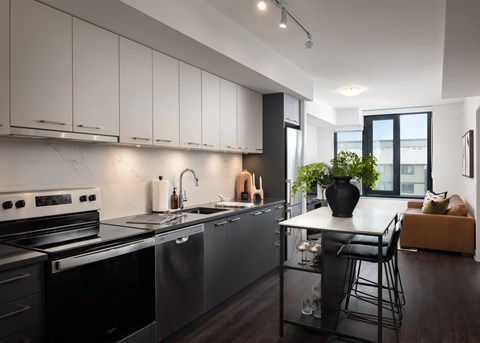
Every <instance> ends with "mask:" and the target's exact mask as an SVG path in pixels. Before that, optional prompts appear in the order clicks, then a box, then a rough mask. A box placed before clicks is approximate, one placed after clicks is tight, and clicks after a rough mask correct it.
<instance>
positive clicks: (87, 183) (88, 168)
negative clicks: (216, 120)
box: [0, 138, 242, 220]
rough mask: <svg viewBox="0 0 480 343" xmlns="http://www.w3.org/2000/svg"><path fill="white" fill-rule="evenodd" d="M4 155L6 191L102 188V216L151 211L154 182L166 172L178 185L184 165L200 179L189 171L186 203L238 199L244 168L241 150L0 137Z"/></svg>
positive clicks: (1, 175) (1, 182) (1, 172)
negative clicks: (195, 178) (236, 192)
mask: <svg viewBox="0 0 480 343" xmlns="http://www.w3.org/2000/svg"><path fill="white" fill-rule="evenodd" d="M0 156H1V163H0V191H1V192H8V191H22V190H24V191H26V190H37V189H57V188H70V187H96V186H98V187H99V188H100V192H101V195H102V210H101V219H102V220H103V219H109V218H115V217H121V216H126V215H133V214H139V213H146V212H149V211H150V210H151V194H150V182H151V180H152V179H154V178H155V179H157V177H158V176H159V175H162V176H163V177H164V179H167V180H169V181H170V182H171V185H172V188H173V185H175V187H178V182H179V180H178V178H179V174H180V172H181V171H182V170H183V169H184V168H192V169H193V170H195V172H196V174H197V176H198V179H199V186H198V187H195V185H194V182H193V177H192V175H190V174H185V176H184V178H183V181H184V189H185V190H186V191H187V195H188V200H189V201H188V202H187V203H185V206H192V205H196V204H201V203H205V202H210V201H217V200H218V197H217V194H219V193H220V194H222V195H223V196H225V197H226V198H230V197H231V198H233V197H234V185H235V176H236V175H237V173H238V172H240V171H241V169H242V158H241V155H238V154H225V153H212V152H200V151H199V152H193V151H182V150H167V149H154V148H136V147H130V146H113V145H100V144H92V143H71V142H54V141H51V142H48V141H41V140H23V139H13V138H0Z"/></svg>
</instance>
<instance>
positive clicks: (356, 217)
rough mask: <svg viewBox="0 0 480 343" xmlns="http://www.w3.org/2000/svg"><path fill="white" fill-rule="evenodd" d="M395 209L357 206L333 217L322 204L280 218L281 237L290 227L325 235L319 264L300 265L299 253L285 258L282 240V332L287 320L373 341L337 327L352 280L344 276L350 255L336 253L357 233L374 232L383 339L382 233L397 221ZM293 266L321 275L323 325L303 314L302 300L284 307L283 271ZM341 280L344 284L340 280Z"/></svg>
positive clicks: (379, 330)
mask: <svg viewBox="0 0 480 343" xmlns="http://www.w3.org/2000/svg"><path fill="white" fill-rule="evenodd" d="M397 220H398V214H397V213H396V212H394V213H392V211H389V210H385V209H379V208H368V209H356V210H355V212H354V214H353V217H351V218H339V217H333V216H332V213H331V210H330V209H329V208H328V207H321V208H319V209H316V210H314V211H310V212H307V213H304V214H302V215H300V216H297V217H294V218H291V219H288V220H285V221H283V222H280V229H281V230H280V233H281V237H285V234H286V231H287V229H288V228H291V229H308V230H318V232H319V233H320V234H321V237H322V249H321V250H322V251H321V262H320V266H319V267H311V266H309V265H306V266H301V265H298V261H299V258H300V257H299V256H294V257H292V258H291V259H286V258H285V240H284V239H281V240H280V244H281V247H280V251H281V254H280V273H279V274H280V276H279V278H280V285H279V286H280V287H279V289H280V306H279V312H280V316H279V324H280V327H279V333H280V337H283V333H284V324H285V323H288V324H292V325H298V326H303V327H307V328H310V329H314V330H319V331H322V332H327V333H332V334H335V335H338V336H341V337H344V338H347V339H353V340H356V341H361V342H374V341H371V340H368V339H365V338H361V337H353V336H350V335H347V334H345V333H342V332H338V331H337V327H336V326H337V321H338V316H339V313H340V308H341V305H342V303H343V301H344V299H345V297H346V294H347V292H348V291H349V290H350V285H351V283H352V281H353V280H345V277H344V276H345V275H350V274H351V273H349V271H348V269H347V268H349V265H350V264H348V263H347V259H342V258H339V257H337V256H336V253H337V251H338V249H340V247H341V246H342V245H343V244H345V243H347V242H348V241H349V240H350V239H351V238H352V237H353V235H355V234H362V235H369V236H375V237H377V238H378V275H377V277H378V279H377V282H378V284H377V285H378V287H377V288H378V305H377V319H378V320H377V342H382V339H383V326H382V320H383V313H382V302H383V296H382V279H383V268H382V264H383V258H382V249H383V236H384V235H385V234H386V233H387V231H388V229H389V228H390V227H391V226H392V224H394V225H395V224H396V222H397ZM286 269H293V270H298V271H303V272H309V273H317V274H320V275H321V278H322V291H321V292H322V293H321V294H322V302H321V303H322V305H321V306H322V309H321V310H322V318H321V322H320V325H319V323H318V321H317V322H315V320H314V319H312V318H309V317H310V316H309V317H307V316H302V315H301V307H300V302H298V304H297V305H295V306H293V307H292V308H291V309H290V310H289V311H287V313H285V308H284V272H285V270H286ZM339 280H341V281H342V284H339Z"/></svg>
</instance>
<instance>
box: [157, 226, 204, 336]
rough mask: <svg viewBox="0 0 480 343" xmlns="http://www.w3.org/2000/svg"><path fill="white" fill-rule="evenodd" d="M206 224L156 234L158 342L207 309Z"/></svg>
mask: <svg viewBox="0 0 480 343" xmlns="http://www.w3.org/2000/svg"><path fill="white" fill-rule="evenodd" d="M203 233H204V226H203V224H199V225H195V226H189V227H186V228H183V229H179V230H175V231H172V232H167V233H164V234H159V235H156V236H155V243H156V245H155V260H156V261H155V268H156V273H155V282H156V289H155V293H156V294H155V295H156V304H155V310H156V319H157V341H160V340H162V339H164V338H165V337H167V336H168V335H170V334H172V333H173V332H175V331H177V330H178V329H180V328H181V327H182V326H184V325H186V324H187V323H189V322H190V321H192V320H193V319H195V318H197V317H198V316H200V315H201V314H203V313H204V312H205V299H204V287H203V279H204V277H203V270H204V268H203V265H204V263H203Z"/></svg>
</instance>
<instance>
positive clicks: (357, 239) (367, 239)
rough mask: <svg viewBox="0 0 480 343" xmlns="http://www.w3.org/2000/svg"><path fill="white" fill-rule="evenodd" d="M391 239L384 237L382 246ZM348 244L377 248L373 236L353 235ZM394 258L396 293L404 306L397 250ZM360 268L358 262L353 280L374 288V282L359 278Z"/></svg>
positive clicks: (390, 236)
mask: <svg viewBox="0 0 480 343" xmlns="http://www.w3.org/2000/svg"><path fill="white" fill-rule="evenodd" d="M400 220H403V216H402V217H401V219H400ZM391 238H392V235H386V236H384V237H383V239H382V245H383V246H384V247H386V246H388V245H389V244H390V240H391ZM348 244H363V245H368V246H375V247H378V238H377V237H375V236H368V235H355V236H354V237H353V238H352V239H351V240H350V241H349V242H348ZM394 258H395V260H394V266H395V268H394V270H395V275H396V276H397V277H398V286H399V288H398V293H399V294H400V295H401V299H400V303H401V305H402V306H404V305H405V303H406V300H405V293H404V292H403V284H402V277H401V274H400V271H399V269H398V250H396V251H395V256H394ZM361 266H362V261H359V264H358V268H357V269H356V275H355V277H354V280H362V281H364V282H369V283H371V284H372V285H374V286H375V287H376V285H377V283H376V282H374V281H372V280H369V279H366V278H364V277H361V276H360V269H361ZM357 289H358V288H355V292H356V295H358V293H357ZM366 296H370V295H369V294H367V295H366Z"/></svg>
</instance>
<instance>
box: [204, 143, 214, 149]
mask: <svg viewBox="0 0 480 343" xmlns="http://www.w3.org/2000/svg"><path fill="white" fill-rule="evenodd" d="M203 146H206V147H210V148H213V144H206V143H205V144H203Z"/></svg>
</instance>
